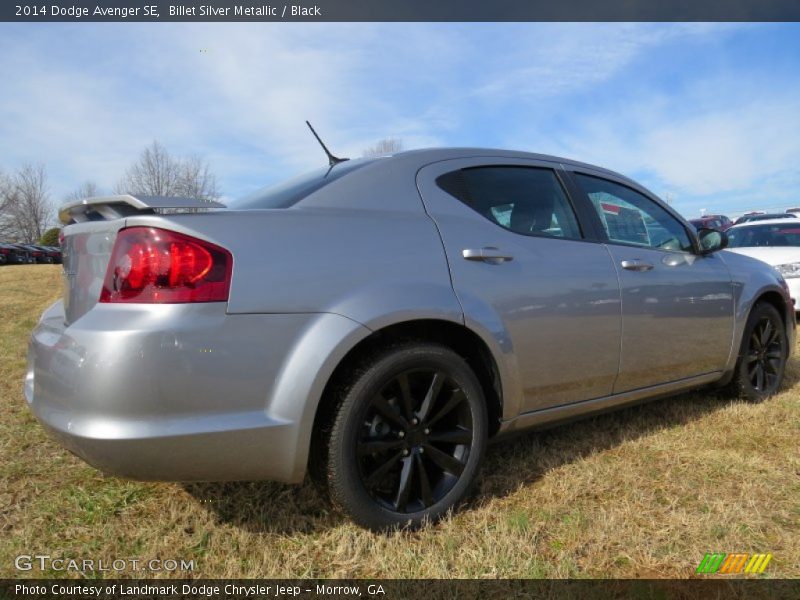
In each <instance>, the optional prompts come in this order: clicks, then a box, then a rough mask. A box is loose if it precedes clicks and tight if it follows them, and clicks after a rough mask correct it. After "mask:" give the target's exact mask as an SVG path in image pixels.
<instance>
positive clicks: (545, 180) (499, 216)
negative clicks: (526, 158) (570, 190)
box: [436, 166, 581, 239]
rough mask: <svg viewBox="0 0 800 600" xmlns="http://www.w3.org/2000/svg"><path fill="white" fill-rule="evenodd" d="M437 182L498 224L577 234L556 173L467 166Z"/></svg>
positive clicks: (534, 232) (517, 229)
mask: <svg viewBox="0 0 800 600" xmlns="http://www.w3.org/2000/svg"><path fill="white" fill-rule="evenodd" d="M436 183H437V185H438V186H439V187H440V188H441V189H442V190H444V191H445V192H447V193H448V194H450V195H451V196H454V197H455V198H457V199H458V200H460V201H461V202H463V203H464V204H466V205H467V206H469V207H470V208H471V209H472V210H474V211H475V212H477V213H478V214H480V215H482V216H483V217H484V218H486V219H488V220H489V221H491V222H493V223H496V224H497V225H499V226H500V227H503V228H505V229H508V230H510V231H513V232H514V233H519V234H522V235H544V236H552V237H561V238H573V239H575V238H580V237H581V231H580V228H579V226H578V220H577V218H576V217H575V212H574V211H573V210H572V206H571V205H570V203H569V200H567V196H566V194H565V193H564V190H563V189H562V187H561V184H560V183H559V181H558V178H557V177H556V175H555V173H554V172H553V171H552V170H550V169H540V168H535V167H507V166H491V167H470V168H467V169H460V170H458V171H451V172H450V173H445V174H444V175H440V176H439V177H438V178H437V179H436Z"/></svg>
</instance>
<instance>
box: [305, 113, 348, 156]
mask: <svg viewBox="0 0 800 600" xmlns="http://www.w3.org/2000/svg"><path fill="white" fill-rule="evenodd" d="M306 125H308V128H309V129H310V130H311V133H313V134H314V137H315V138H317V141H318V142H319V145H320V146H322V149H323V150H324V151H325V154H327V155H328V164H329V165H330V166H331V167H334V166H336V165H338V164H339V163H342V162H344V161H346V160H350V159H349V158H339V157H338V156H334V155H333V154H331V152H330V150H328V148H327V146H325V144H324V143H323V142H322V140H321V139H319V136H318V135H317V132H316V131H314V128H313V127H312V126H311V123H309V122H308V121H306Z"/></svg>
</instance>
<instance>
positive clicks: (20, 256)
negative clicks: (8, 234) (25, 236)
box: [4, 244, 36, 265]
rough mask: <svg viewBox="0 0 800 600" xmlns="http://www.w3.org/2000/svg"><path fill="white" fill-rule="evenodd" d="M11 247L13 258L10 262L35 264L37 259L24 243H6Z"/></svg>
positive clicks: (10, 252)
mask: <svg viewBox="0 0 800 600" xmlns="http://www.w3.org/2000/svg"><path fill="white" fill-rule="evenodd" d="M4 246H5V247H6V248H8V249H9V255H8V256H9V257H11V258H12V260H9V261H8V262H9V263H11V264H19V265H29V264H34V263H35V262H36V259H35V258H34V257H33V254H32V253H31V251H30V250H29V249H28V248H26V247H25V246H24V245H22V244H4Z"/></svg>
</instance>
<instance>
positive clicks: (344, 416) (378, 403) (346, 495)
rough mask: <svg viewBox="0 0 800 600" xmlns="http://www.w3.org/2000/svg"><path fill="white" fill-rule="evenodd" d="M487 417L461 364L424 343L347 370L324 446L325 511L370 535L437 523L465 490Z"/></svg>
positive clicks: (480, 454) (474, 468)
mask: <svg viewBox="0 0 800 600" xmlns="http://www.w3.org/2000/svg"><path fill="white" fill-rule="evenodd" d="M487 437H488V417H487V412H486V404H485V401H484V396H483V392H482V389H481V386H480V383H479V382H478V380H477V378H476V377H475V374H474V373H473V372H472V370H471V369H470V367H469V366H468V365H467V363H466V362H465V361H464V360H463V359H462V358H461V357H460V356H458V355H457V354H456V353H454V352H453V351H451V350H450V349H448V348H446V347H444V346H440V345H436V344H427V343H414V344H407V345H403V346H398V347H394V348H390V349H388V350H386V351H384V352H383V353H382V354H380V355H379V356H377V357H375V358H374V359H372V360H370V361H368V363H366V364H363V365H362V367H361V368H359V369H355V370H354V372H353V380H352V381H351V382H350V385H349V386H348V387H347V389H346V390H345V391H344V394H343V399H342V402H341V404H340V405H339V406H338V408H337V411H336V414H335V417H334V422H333V427H332V429H331V433H330V437H329V440H328V448H327V450H328V452H327V465H326V469H325V471H326V473H325V475H326V479H327V484H328V490H329V493H330V496H331V499H332V500H333V502H334V504H335V505H337V506H338V507H339V508H340V509H342V510H343V511H344V512H345V513H347V514H348V515H349V516H350V517H351V518H352V519H353V520H354V521H355V522H356V523H358V524H360V525H362V526H364V527H367V528H369V529H373V530H384V529H388V528H393V527H410V528H414V527H418V526H419V525H421V524H422V523H424V522H425V521H436V520H437V519H439V518H440V517H442V516H443V515H444V514H445V513H446V512H447V511H448V510H449V509H450V508H452V507H454V506H455V505H457V504H458V503H459V502H460V501H462V500H463V499H464V497H465V496H466V495H467V493H468V492H469V490H470V488H471V485H472V483H473V482H474V480H475V476H476V474H477V472H478V469H479V467H480V463H481V461H482V459H483V454H484V451H485V448H486V443H487Z"/></svg>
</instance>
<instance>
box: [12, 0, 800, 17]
mask: <svg viewBox="0 0 800 600" xmlns="http://www.w3.org/2000/svg"><path fill="white" fill-rule="evenodd" d="M0 20H1V21H12V22H13V21H21V22H44V21H62V22H76V21H239V22H248V21H262V22H270V21H272V22H276V21H295V22H297V21H300V22H303V21H348V22H349V21H384V22H388V21H440V22H445V21H467V22H469V21H495V22H501V21H572V22H575V21H800V2H798V0H291V2H290V3H283V2H270V3H267V2H266V1H259V0H255V1H246V0H244V1H242V0H205V1H191V0H189V1H183V2H181V1H180V0H145V1H144V2H143V1H142V0H138V1H137V0H128V1H125V0H122V1H120V0H89V1H87V0H49V1H44V0H42V1H33V2H21V1H14V0H11V1H9V0H4V1H3V2H2V3H0Z"/></svg>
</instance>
